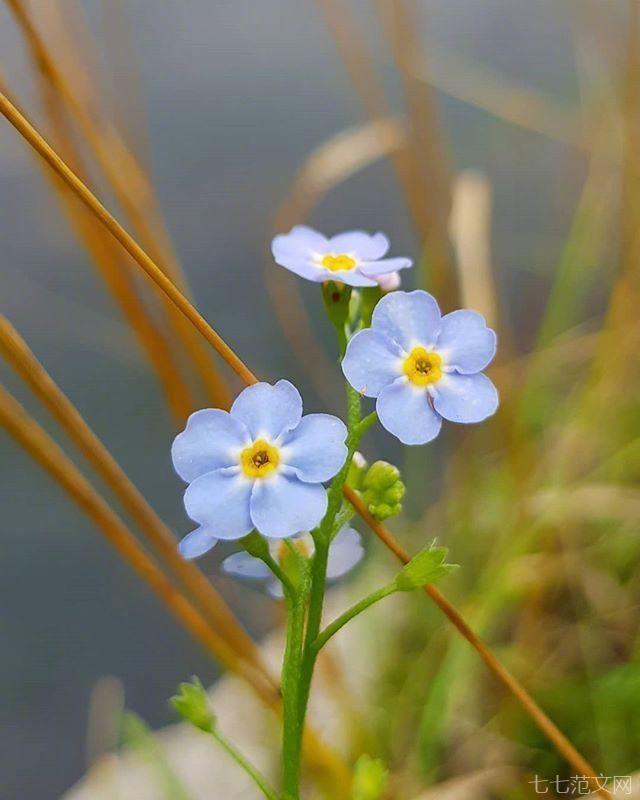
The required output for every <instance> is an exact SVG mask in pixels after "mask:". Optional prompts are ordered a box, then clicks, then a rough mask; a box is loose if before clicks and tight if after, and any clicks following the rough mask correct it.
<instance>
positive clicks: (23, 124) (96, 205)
mask: <svg viewBox="0 0 640 800" xmlns="http://www.w3.org/2000/svg"><path fill="white" fill-rule="evenodd" d="M0 110H1V111H2V113H3V114H4V116H5V117H6V118H7V119H8V120H9V121H10V122H11V124H12V125H13V126H14V127H15V128H16V130H18V131H19V132H20V133H21V134H22V135H23V136H24V138H25V139H26V140H27V141H28V142H29V144H31V146H32V147H33V148H34V149H35V150H36V151H37V152H38V153H39V154H40V155H41V156H42V157H43V158H44V159H45V161H46V162H47V163H48V164H49V166H50V167H51V168H52V169H53V170H54V171H55V172H56V173H57V174H58V175H59V176H60V177H61V178H62V179H63V180H64V181H65V182H66V183H67V185H68V186H69V187H70V188H71V189H72V190H73V191H74V192H75V194H76V195H77V197H78V198H79V199H80V200H81V201H82V202H83V203H84V204H85V205H86V206H87V208H89V209H90V210H91V211H92V212H93V214H95V216H96V218H97V219H98V220H99V221H100V222H101V224H102V225H104V227H105V228H106V229H107V230H108V231H109V233H110V234H111V235H112V236H113V237H114V238H115V239H116V240H117V241H118V242H119V243H120V244H121V245H122V247H124V249H125V250H126V251H127V253H129V255H130V256H131V257H132V258H133V260H134V261H135V262H136V263H137V264H138V265H139V266H140V267H141V268H142V269H143V270H144V272H145V273H146V274H147V275H148V276H149V278H151V280H152V281H153V282H154V283H155V284H156V286H157V287H158V288H159V289H160V290H161V291H162V292H164V294H165V295H166V296H167V297H168V298H169V299H170V300H171V301H172V302H173V303H174V304H175V306H176V307H177V308H178V309H179V311H180V312H181V313H182V314H183V315H184V316H185V317H186V318H187V319H188V320H189V322H191V323H192V325H193V326H194V327H195V328H196V329H197V330H198V331H199V333H200V334H201V335H202V336H203V337H204V338H205V340H206V341H207V342H209V344H210V345H211V346H212V347H213V349H214V350H215V351H216V352H217V353H218V355H220V356H221V357H222V358H223V359H224V360H225V361H226V362H227V364H228V365H229V366H230V367H231V369H232V370H233V371H234V372H235V373H236V374H237V375H238V377H239V378H241V379H242V380H243V381H244V382H245V383H247V384H251V383H257V380H258V379H257V378H256V377H255V375H254V374H253V373H252V372H251V370H250V369H249V368H248V367H247V365H246V364H245V363H244V362H243V361H242V359H240V358H239V357H238V356H237V355H236V354H235V353H234V351H233V350H232V349H231V348H230V347H229V345H228V344H227V343H226V342H225V341H224V339H222V338H221V337H220V336H219V335H218V334H217V333H216V332H215V331H214V330H213V328H211V326H210V325H209V324H208V323H207V321H206V320H205V318H204V317H203V316H202V315H201V314H200V313H199V311H198V310H197V309H196V308H195V306H194V305H193V304H192V303H191V302H190V301H189V300H188V299H187V298H186V297H185V295H184V294H182V292H181V291H180V290H179V289H178V288H177V286H176V285H175V284H174V283H173V281H171V279H170V278H168V277H167V276H166V274H165V273H164V272H163V271H162V270H161V269H160V267H159V266H158V265H157V264H156V263H155V261H154V260H153V259H152V258H151V256H149V255H148V254H147V253H146V252H145V250H143V248H142V247H141V246H140V245H139V244H138V243H137V242H136V240H135V239H134V238H133V237H132V236H131V234H129V233H127V231H126V230H125V229H124V228H123V227H122V225H120V223H119V222H117V220H116V219H115V217H113V215H112V214H110V213H109V211H107V209H106V208H105V206H104V205H102V203H101V202H100V201H99V200H98V199H97V197H96V196H95V195H94V194H93V192H91V190H90V189H89V188H88V187H87V186H86V185H85V184H84V183H83V182H82V181H81V180H80V178H78V176H77V175H75V173H74V172H73V171H72V170H71V169H70V168H69V167H68V166H67V164H65V162H64V161H63V159H62V158H60V156H59V155H58V154H57V153H56V152H55V150H54V149H53V148H52V147H51V146H50V145H49V144H48V143H47V141H46V140H45V139H44V138H43V137H42V136H41V135H40V134H39V133H38V132H37V131H36V129H35V128H34V127H33V126H32V125H31V124H30V123H29V122H28V120H27V119H26V117H25V116H24V115H23V114H21V113H20V111H19V110H18V109H17V108H16V106H14V105H13V103H12V102H11V101H10V100H9V98H8V97H7V96H6V95H5V94H3V93H0Z"/></svg>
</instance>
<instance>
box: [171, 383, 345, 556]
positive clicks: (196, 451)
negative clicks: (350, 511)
mask: <svg viewBox="0 0 640 800" xmlns="http://www.w3.org/2000/svg"><path fill="white" fill-rule="evenodd" d="M346 435H347V431H346V428H345V426H344V424H343V423H342V422H341V421H340V420H339V419H338V418H337V417H332V416H329V415H328V414H307V415H306V416H304V417H303V416H302V398H301V397H300V394H299V392H298V390H297V389H296V388H295V386H293V385H292V384H291V383H289V381H278V383H276V384H275V385H274V386H271V385H270V384H268V383H257V384H255V385H254V386H249V387H248V388H247V389H245V390H244V391H243V392H241V393H240V394H239V395H238V397H237V398H236V400H235V402H234V403H233V405H232V407H231V411H230V412H226V411H222V410H220V409H218V408H206V409H203V410H202V411H196V413H195V414H192V415H191V416H190V417H189V420H188V421H187V426H186V428H185V430H184V431H183V432H182V433H180V434H179V435H178V436H176V438H175V441H174V443H173V447H172V449H171V455H172V458H173V465H174V467H175V469H176V472H177V473H178V475H180V477H181V478H183V479H184V480H185V481H187V483H188V484H189V486H188V487H187V490H186V492H185V495H184V505H185V508H186V510H187V514H188V515H189V516H190V517H191V519H193V520H194V521H195V522H197V523H198V524H199V525H200V527H199V528H198V529H197V530H195V531H193V532H192V533H190V534H189V535H188V536H186V537H185V538H184V539H183V541H182V542H181V544H180V550H181V552H182V554H183V555H184V556H185V557H186V558H196V557H197V556H199V555H202V553H204V552H206V551H207V550H209V549H210V548H211V547H213V545H214V544H215V541H216V540H217V539H239V538H241V537H242V536H245V535H246V534H248V533H250V532H251V531H252V530H253V529H254V528H255V529H257V530H258V531H259V532H260V533H262V534H263V535H264V536H267V537H272V538H276V539H280V538H283V537H286V536H294V535H295V534H297V533H300V532H301V531H308V530H311V529H312V528H315V527H316V525H317V524H318V523H319V522H320V520H321V519H322V517H323V516H324V514H325V511H326V509H327V493H326V491H325V489H324V487H323V486H322V482H323V481H327V480H329V479H330V478H332V477H333V476H334V475H335V474H336V473H337V472H338V470H339V469H340V467H341V466H342V465H343V463H344V460H345V458H346V455H347V448H346V446H345V444H344V441H345V438H346Z"/></svg>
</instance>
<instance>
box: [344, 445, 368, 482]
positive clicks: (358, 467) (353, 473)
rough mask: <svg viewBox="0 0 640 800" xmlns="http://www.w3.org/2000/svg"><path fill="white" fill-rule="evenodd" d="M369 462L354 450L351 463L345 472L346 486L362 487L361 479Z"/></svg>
mask: <svg viewBox="0 0 640 800" xmlns="http://www.w3.org/2000/svg"><path fill="white" fill-rule="evenodd" d="M368 467H369V464H368V463H367V461H366V459H365V457H364V456H363V455H362V453H360V452H358V451H357V450H356V452H355V453H354V454H353V458H352V460H351V464H349V471H348V472H347V481H346V483H347V486H350V487H351V488H352V489H356V490H360V489H361V488H362V481H363V480H364V476H365V475H366V473H367V469H368Z"/></svg>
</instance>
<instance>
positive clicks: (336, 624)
mask: <svg viewBox="0 0 640 800" xmlns="http://www.w3.org/2000/svg"><path fill="white" fill-rule="evenodd" d="M397 590H398V589H397V586H396V585H395V583H390V584H389V585H388V586H383V587H382V589H378V590H377V591H375V592H372V593H371V594H370V595H368V596H367V597H364V598H363V599H362V600H360V601H359V602H358V603H356V604H355V605H354V606H351V608H348V609H347V610H346V611H345V612H344V613H343V614H341V615H340V616H339V617H337V618H336V619H335V620H334V621H333V622H332V623H331V624H330V625H327V627H326V628H325V629H324V630H323V631H322V633H320V634H319V635H318V637H317V638H316V640H315V641H314V642H312V643H311V648H312V649H313V650H314V651H315V652H316V653H319V652H320V650H322V648H323V647H324V646H325V644H326V643H327V642H328V641H329V639H331V637H332V636H333V635H334V634H335V633H337V632H338V631H339V630H340V628H342V627H344V626H345V625H346V624H347V622H350V621H351V620H352V619H353V618H354V617H357V616H358V614H361V613H362V612H363V611H365V610H366V609H367V608H369V607H370V606H372V605H373V604H374V603H377V602H378V601H379V600H382V599H383V598H385V597H388V596H389V595H390V594H393V593H394V592H396V591H397Z"/></svg>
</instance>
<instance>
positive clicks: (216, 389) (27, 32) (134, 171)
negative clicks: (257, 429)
mask: <svg viewBox="0 0 640 800" xmlns="http://www.w3.org/2000/svg"><path fill="white" fill-rule="evenodd" d="M6 3H7V5H8V7H9V9H10V10H11V12H12V13H13V15H14V18H15V20H16V22H17V24H18V26H19V28H20V30H21V31H22V34H23V36H24V39H25V41H26V43H27V45H28V47H29V50H30V52H31V54H32V57H33V61H34V64H35V65H36V67H37V69H38V70H39V71H40V72H41V73H42V75H43V77H44V78H45V80H46V81H47V82H48V83H49V84H50V85H51V88H52V90H53V91H55V92H56V93H57V94H58V95H59V96H60V99H61V100H62V102H63V103H64V105H65V106H66V108H67V109H68V110H69V113H70V114H71V116H72V117H73V119H74V120H75V121H76V122H77V124H78V127H79V129H80V131H81V132H82V134H83V136H84V138H85V140H86V143H87V145H88V146H89V148H90V150H91V152H92V153H93V154H94V156H95V158H96V161H97V163H98V166H99V167H100V169H101V171H102V173H103V174H104V176H105V178H106V180H107V182H108V183H109V186H110V187H111V188H112V190H113V192H114V195H115V196H116V199H117V200H118V203H119V204H120V206H121V207H122V208H123V209H124V211H125V214H126V215H127V217H128V218H129V220H130V221H131V224H132V225H133V227H134V230H136V232H137V234H138V236H139V238H140V240H141V241H142V242H143V244H144V246H145V248H146V249H147V250H148V251H149V252H150V253H152V254H153V257H154V260H155V261H156V263H157V264H158V265H159V268H160V269H161V270H162V271H163V272H165V273H166V274H167V275H168V276H170V277H171V279H172V281H173V282H174V283H176V284H177V285H179V286H183V287H184V288H185V289H186V281H185V279H184V275H183V273H182V268H181V267H180V264H179V262H178V260H177V258H176V256H175V253H174V251H173V248H172V245H171V241H170V238H169V236H168V234H167V232H166V229H165V227H164V224H163V222H162V218H161V214H160V211H159V209H158V206H157V203H156V202H155V197H154V193H153V190H152V187H151V183H150V181H149V180H148V178H147V176H146V174H145V172H144V170H143V169H142V168H141V166H140V164H139V163H138V161H137V160H136V159H135V158H134V157H133V155H132V153H131V152H130V151H129V149H128V148H127V146H126V144H125V142H124V141H123V139H122V137H121V136H120V135H119V133H118V131H117V130H116V129H115V127H114V126H113V125H112V124H111V123H110V122H109V121H108V120H105V119H104V118H103V117H102V115H99V114H98V104H97V103H94V104H93V106H92V108H91V109H90V110H88V109H87V108H86V107H85V105H84V104H83V102H81V101H80V100H79V99H78V98H77V97H76V95H75V93H74V91H73V88H72V86H71V85H70V83H69V81H68V80H67V79H66V78H65V76H64V75H63V74H62V72H61V71H60V70H59V69H58V66H57V63H56V61H55V59H54V58H53V57H52V56H51V54H50V52H49V49H48V48H47V46H46V44H45V42H44V40H43V39H42V37H41V36H40V34H39V33H38V30H37V29H36V27H35V25H34V23H33V20H32V18H31V15H30V12H29V10H28V8H27V6H26V4H25V3H24V2H22V0H6ZM98 118H99V119H100V122H99V123H98V122H97V121H96V120H97V119H98ZM166 311H167V314H168V317H169V322H170V324H171V326H172V329H173V331H174V333H175V334H176V336H177V337H178V340H179V341H180V342H181V343H182V345H183V347H184V349H185V351H186V352H187V353H188V354H189V356H190V358H191V361H192V363H193V364H194V365H195V366H196V368H197V370H198V375H199V378H200V380H201V382H202V383H203V385H204V386H205V388H206V389H207V393H208V397H209V398H210V400H211V402H213V403H214V404H216V405H220V406H222V407H226V406H227V405H228V404H229V399H230V395H229V390H228V388H227V386H226V383H225V382H224V381H223V379H222V377H221V376H220V375H219V373H218V371H217V369H216V368H215V365H214V364H213V362H212V361H211V359H210V358H209V354H208V353H207V352H206V350H205V349H204V348H203V346H202V341H201V340H200V339H199V338H198V337H197V336H195V335H194V331H193V329H192V328H191V327H190V326H189V325H187V324H185V322H184V320H183V319H182V317H181V315H180V314H177V313H176V312H175V309H174V308H173V306H172V305H171V304H168V305H166Z"/></svg>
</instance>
